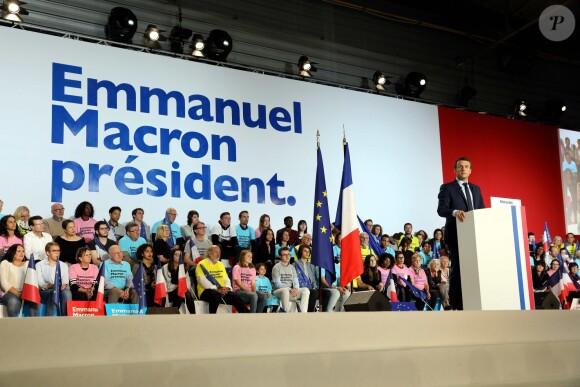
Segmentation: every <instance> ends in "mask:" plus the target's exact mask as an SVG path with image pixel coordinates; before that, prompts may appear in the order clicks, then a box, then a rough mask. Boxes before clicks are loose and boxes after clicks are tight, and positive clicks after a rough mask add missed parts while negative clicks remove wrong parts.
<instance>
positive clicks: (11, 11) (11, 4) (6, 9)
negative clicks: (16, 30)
mask: <svg viewBox="0 0 580 387" xmlns="http://www.w3.org/2000/svg"><path fill="white" fill-rule="evenodd" d="M24 4H26V3H25V2H23V1H18V0H6V1H4V3H3V4H2V19H4V20H8V21H12V22H17V23H21V22H22V18H21V17H20V15H28V11H27V10H25V9H24V8H22V6H23V5H24Z"/></svg>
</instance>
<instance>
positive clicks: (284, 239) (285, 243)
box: [272, 230, 296, 262]
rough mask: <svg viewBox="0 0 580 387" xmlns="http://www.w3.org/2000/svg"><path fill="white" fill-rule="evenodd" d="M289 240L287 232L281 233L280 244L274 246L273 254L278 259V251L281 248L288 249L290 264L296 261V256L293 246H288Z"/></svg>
mask: <svg viewBox="0 0 580 387" xmlns="http://www.w3.org/2000/svg"><path fill="white" fill-rule="evenodd" d="M272 233H273V232H272ZM289 240H290V233H289V232H288V230H284V231H282V235H281V236H280V244H277V245H276V253H275V255H276V259H280V254H278V251H280V249H281V248H282V247H288V248H289V249H290V262H294V260H295V259H296V254H295V253H294V248H293V246H290V245H288V241H289Z"/></svg>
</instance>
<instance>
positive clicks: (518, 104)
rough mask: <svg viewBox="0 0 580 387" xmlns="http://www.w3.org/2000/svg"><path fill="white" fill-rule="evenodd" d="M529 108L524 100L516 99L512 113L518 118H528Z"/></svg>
mask: <svg viewBox="0 0 580 387" xmlns="http://www.w3.org/2000/svg"><path fill="white" fill-rule="evenodd" d="M527 108H528V105H527V104H526V101H524V100H523V99H521V98H520V99H516V100H515V102H514V104H513V106H512V111H513V113H514V115H515V116H516V117H526V116H527V113H526V109H527Z"/></svg>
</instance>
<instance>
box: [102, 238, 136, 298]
mask: <svg viewBox="0 0 580 387" xmlns="http://www.w3.org/2000/svg"><path fill="white" fill-rule="evenodd" d="M137 231H139V230H137ZM109 258H110V259H108V260H107V261H105V263H104V265H105V300H106V302H107V303H108V304H117V303H125V302H126V303H130V304H138V303H139V295H138V294H137V292H136V291H135V289H134V288H133V273H132V272H131V265H129V262H125V261H123V251H122V250H121V248H120V247H119V246H117V245H115V246H111V248H109Z"/></svg>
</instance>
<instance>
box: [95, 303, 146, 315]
mask: <svg viewBox="0 0 580 387" xmlns="http://www.w3.org/2000/svg"><path fill="white" fill-rule="evenodd" d="M105 310H106V312H107V316H132V315H138V314H145V313H146V312H147V307H145V308H143V309H141V310H140V311H139V304H106V305H105Z"/></svg>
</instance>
